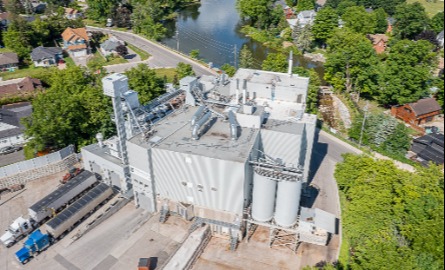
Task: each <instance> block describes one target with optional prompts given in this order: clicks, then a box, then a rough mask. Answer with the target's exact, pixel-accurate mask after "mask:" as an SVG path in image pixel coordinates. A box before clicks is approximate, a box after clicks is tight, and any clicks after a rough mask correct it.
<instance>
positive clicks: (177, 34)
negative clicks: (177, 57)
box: [176, 28, 179, 52]
mask: <svg viewBox="0 0 445 270" xmlns="http://www.w3.org/2000/svg"><path fill="white" fill-rule="evenodd" d="M176 50H177V51H178V52H179V29H177V28H176Z"/></svg>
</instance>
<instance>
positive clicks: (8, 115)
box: [0, 102, 32, 128]
mask: <svg viewBox="0 0 445 270" xmlns="http://www.w3.org/2000/svg"><path fill="white" fill-rule="evenodd" d="M31 114H32V105H31V103H29V102H24V103H18V104H12V105H5V106H3V107H2V108H1V109H0V122H3V123H6V124H10V125H13V126H16V127H20V128H22V127H23V125H22V124H21V123H20V120H21V119H22V118H25V117H28V116H30V115H31Z"/></svg>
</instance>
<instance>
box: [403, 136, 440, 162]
mask: <svg viewBox="0 0 445 270" xmlns="http://www.w3.org/2000/svg"><path fill="white" fill-rule="evenodd" d="M411 151H413V152H414V153H416V154H417V156H418V157H420V158H422V159H424V160H426V161H427V162H429V161H432V162H434V163H436V164H443V163H444V135H443V134H428V135H425V136H423V137H420V138H417V139H414V141H413V145H412V148H411Z"/></svg>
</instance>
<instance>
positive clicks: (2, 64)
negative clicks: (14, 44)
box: [0, 52, 19, 71]
mask: <svg viewBox="0 0 445 270" xmlns="http://www.w3.org/2000/svg"><path fill="white" fill-rule="evenodd" d="M18 68H19V57H18V55H17V54H16V53H11V52H5V53H0V71H14V70H16V69H18Z"/></svg>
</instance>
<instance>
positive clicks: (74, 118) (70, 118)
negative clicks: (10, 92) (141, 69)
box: [25, 67, 114, 151]
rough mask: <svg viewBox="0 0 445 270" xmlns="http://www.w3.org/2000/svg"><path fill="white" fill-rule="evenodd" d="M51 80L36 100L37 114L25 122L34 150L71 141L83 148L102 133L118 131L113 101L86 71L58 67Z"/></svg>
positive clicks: (35, 108) (57, 146) (106, 134)
mask: <svg viewBox="0 0 445 270" xmlns="http://www.w3.org/2000/svg"><path fill="white" fill-rule="evenodd" d="M49 83H50V87H49V88H48V89H47V90H46V92H45V93H43V94H40V95H38V96H37V97H36V98H35V100H34V101H33V102H32V105H33V113H32V115H31V117H30V118H29V119H28V120H27V121H25V126H26V132H25V134H26V136H27V137H29V138H31V141H30V142H29V145H30V146H31V147H32V148H33V149H34V150H37V151H39V150H43V149H45V148H47V147H55V148H62V147H65V146H67V145H70V144H74V145H76V146H77V147H82V146H85V145H88V144H91V143H93V142H94V138H95V134H96V133H98V132H102V133H103V134H104V135H105V136H109V135H111V134H112V133H113V132H114V126H113V123H112V122H111V118H110V115H111V113H112V107H111V100H110V99H109V98H107V97H105V96H104V95H103V94H102V87H101V85H100V83H96V79H95V78H94V77H92V76H90V75H89V74H88V73H87V72H86V71H85V70H83V69H81V68H79V67H68V68H67V69H65V70H54V72H53V73H52V75H51V77H50V79H49Z"/></svg>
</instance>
